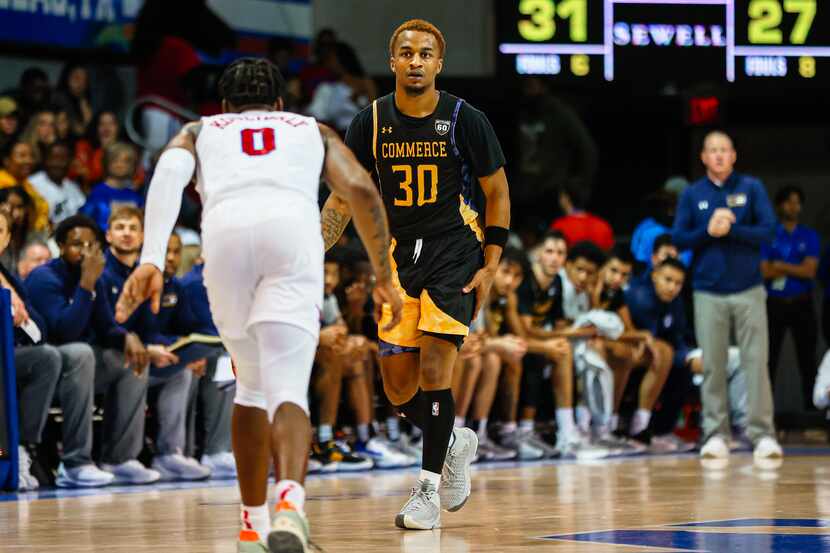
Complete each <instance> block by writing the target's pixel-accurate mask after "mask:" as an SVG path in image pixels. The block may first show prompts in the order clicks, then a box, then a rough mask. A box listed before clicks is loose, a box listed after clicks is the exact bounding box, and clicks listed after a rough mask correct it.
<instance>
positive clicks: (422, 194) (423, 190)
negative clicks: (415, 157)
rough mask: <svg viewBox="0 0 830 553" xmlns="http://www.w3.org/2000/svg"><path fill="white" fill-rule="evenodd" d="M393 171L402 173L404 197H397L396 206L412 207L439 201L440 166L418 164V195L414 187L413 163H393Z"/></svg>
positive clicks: (416, 170)
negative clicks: (416, 195)
mask: <svg viewBox="0 0 830 553" xmlns="http://www.w3.org/2000/svg"><path fill="white" fill-rule="evenodd" d="M392 172H393V173H401V184H400V186H401V190H402V191H403V197H400V196H398V197H396V198H395V206H397V207H412V206H413V205H416V202H417V205H418V206H422V205H426V204H434V203H435V202H437V201H438V166H437V165H433V164H428V165H417V166H416V167H415V176H416V177H417V181H418V197H417V198H415V191H414V190H413V189H412V180H413V179H412V177H413V171H412V166H411V165H393V166H392Z"/></svg>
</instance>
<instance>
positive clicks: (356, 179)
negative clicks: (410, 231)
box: [320, 125, 401, 329]
mask: <svg viewBox="0 0 830 553" xmlns="http://www.w3.org/2000/svg"><path fill="white" fill-rule="evenodd" d="M320 136H322V138H323V144H324V145H325V148H326V160H325V162H324V164H323V178H325V180H326V182H327V183H328V185H329V187H330V188H331V191H332V193H333V194H336V195H337V196H339V198H342V200H341V201H344V202H345V203H346V204H347V205H348V208H349V210H350V211H351V213H352V217H353V218H354V226H355V227H356V228H357V233H358V234H359V235H360V239H361V240H363V245H364V246H366V251H367V253H368V254H369V260H370V261H371V262H372V267H373V268H374V270H375V277H376V279H377V281H376V284H375V289H374V291H373V296H374V298H375V305H376V309H377V310H380V309H381V307H382V306H383V304H386V306H387V307H388V308H390V309H391V312H392V321H391V322H390V323H389V324H388V325H386V327H385V328H386V329H391V328H393V327H394V326H395V325H397V324H398V321H399V320H400V312H401V296H400V294H399V293H398V291H397V290H396V289H395V287H394V285H393V283H392V269H391V267H390V265H389V241H390V237H389V222H388V221H387V218H386V209H384V207H383V201H382V200H381V199H380V194H378V191H377V188H376V187H375V184H374V183H373V182H372V178H371V177H370V176H369V173H367V172H366V170H365V169H364V168H363V167H362V166H361V165H360V163H359V162H358V161H357V159H356V158H355V157H354V154H353V153H352V151H351V150H349V148H347V147H346V145H345V144H343V141H342V140H340V138H339V137H338V136H337V134H336V133H335V132H334V131H333V130H331V129H330V128H329V127H327V126H325V125H320ZM324 212H325V208H324ZM331 212H332V210H329V213H331ZM327 217H331V215H328V216H327ZM341 224H342V225H343V227H345V223H342V222H340V223H337V225H338V226H339V225H341ZM323 225H324V229H325V225H326V223H325V219H324V222H323ZM334 230H337V229H336V228H335V229H334ZM340 233H342V229H340V232H339V233H334V232H332V233H330V236H326V244H327V245H328V243H329V239H330V237H333V236H334V234H337V237H338V238H339V236H340ZM335 240H336V239H335ZM375 315H376V316H377V317H379V316H380V313H379V311H378V312H376V314H375Z"/></svg>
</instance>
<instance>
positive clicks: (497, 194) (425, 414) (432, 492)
mask: <svg viewBox="0 0 830 553" xmlns="http://www.w3.org/2000/svg"><path fill="white" fill-rule="evenodd" d="M389 52H390V56H391V59H390V67H391V69H392V72H393V73H394V74H395V92H394V93H392V94H388V95H387V96H384V97H383V98H380V99H378V100H376V101H375V102H373V103H372V105H371V106H369V107H367V108H366V109H365V110H363V111H362V112H361V113H360V114H358V115H357V116H356V117H355V119H354V121H352V124H351V126H350V127H349V130H348V133H347V135H346V144H347V145H348V146H349V147H350V148H351V149H352V151H354V153H355V156H356V157H357V159H358V160H359V161H361V162H362V163H363V165H364V167H366V168H367V169H368V170H369V171H371V172H372V173H373V174H374V175H375V177H376V179H377V182H378V185H379V187H380V191H381V195H382V196H383V201H384V204H385V206H386V210H387V213H388V214H389V221H390V227H391V229H392V235H393V241H392V246H391V248H390V257H391V263H392V267H393V271H394V274H395V276H394V280H395V283H396V285H397V286H398V290H399V292H400V294H401V297H402V298H403V301H404V310H403V314H402V321H401V324H399V325H398V326H397V327H395V328H394V329H393V330H392V331H391V332H384V331H382V330H381V331H380V332H379V338H380V351H381V356H382V361H381V371H382V375H383V385H384V389H385V391H386V395H387V396H388V398H389V400H390V401H391V402H392V404H393V405H395V406H396V407H397V408H398V410H399V411H401V412H402V413H403V414H404V415H405V416H406V417H407V418H408V419H409V420H410V421H411V422H412V423H413V424H415V425H416V426H418V427H419V428H421V430H422V431H423V435H424V449H423V464H422V471H421V474H420V478H419V481H418V485H417V486H416V488H415V489H414V491H413V494H412V496H411V497H410V499H409V501H408V502H407V503H406V505H404V507H403V509H402V510H401V511H400V513H399V514H398V516H397V517H396V519H395V523H396V525H397V526H399V527H401V528H411V529H431V528H436V527H438V526H439V525H440V520H441V519H440V511H441V509H442V508H443V509H445V510H448V511H457V510H458V509H460V508H461V507H462V506H463V505H464V503H465V502H466V501H467V498H468V496H469V494H470V467H469V465H470V463H471V462H472V460H473V458H474V456H475V451H476V448H477V444H478V440H477V438H476V436H475V433H474V432H472V431H471V430H470V429H467V428H463V429H456V430H455V431H453V417H454V412H455V408H454V401H453V397H452V392H451V391H450V386H451V383H452V368H453V365H454V364H455V359H456V357H457V355H458V349H459V347H460V346H461V344H462V343H463V340H464V337H465V336H467V334H468V332H469V325H470V321H471V320H472V318H473V316H474V314H475V313H476V312H477V311H478V308H479V306H480V305H481V304H482V302H483V301H484V300H485V298H486V297H487V294H488V292H489V290H490V287H491V285H492V282H493V276H494V274H495V272H496V269H497V267H498V264H499V258H500V256H501V252H502V249H503V248H504V245H505V243H506V242H507V233H508V227H509V224H510V200H509V195H508V186H507V178H506V176H505V173H504V169H503V166H504V164H505V159H504V154H503V153H502V150H501V146H500V145H499V142H498V139H497V138H496V135H495V132H494V131H493V128H492V126H491V125H490V123H489V121H488V120H487V118H486V117H485V116H484V114H483V113H481V112H480V111H478V110H477V109H475V108H473V107H472V106H470V105H469V104H468V103H466V102H465V101H463V100H461V99H460V98H456V97H455V96H452V95H451V94H448V93H446V92H443V91H438V90H437V89H436V87H435V77H436V76H437V75H438V74H439V73H440V72H441V69H442V67H443V64H444V59H443V58H444V53H445V42H444V37H443V35H442V34H441V32H440V31H439V30H438V29H436V28H435V26H433V25H432V24H430V23H428V22H426V21H423V20H411V21H407V22H405V23H404V24H402V25H401V26H400V27H398V28H397V29H396V30H395V32H394V33H393V34H392V37H391V40H390V43H389ZM474 186H480V188H481V190H482V192H483V193H484V196H485V197H486V200H487V209H486V212H485V213H481V214H480V213H479V212H478V211H477V210H476V206H475V205H473V203H472V191H473V187H474ZM482 215H483V219H484V228H483V229H482V228H481V226H480V225H479V219H480V218H481V216H482ZM349 217H350V215H349V209H348V207H347V206H346V205H345V204H344V203H343V202H342V201H340V199H339V198H337V197H336V196H332V197H331V198H329V201H328V202H327V203H326V205H325V207H324V208H323V212H322V224H323V235H324V240H325V243H326V247H330V246H331V245H333V244H334V243H335V241H336V240H337V239H338V238H339V237H340V235H341V233H342V231H343V229H344V228H345V226H346V224H347V223H348V221H349ZM387 317H388V315H387V314H386V313H384V316H383V318H382V319H381V322H380V324H381V326H383V325H384V324H385V320H386V318H387ZM439 488H440V495H439V492H438V490H439Z"/></svg>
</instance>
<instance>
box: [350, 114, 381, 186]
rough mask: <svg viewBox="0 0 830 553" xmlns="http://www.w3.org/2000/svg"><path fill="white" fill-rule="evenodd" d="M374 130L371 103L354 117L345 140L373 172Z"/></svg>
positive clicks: (361, 162) (368, 169)
mask: <svg viewBox="0 0 830 553" xmlns="http://www.w3.org/2000/svg"><path fill="white" fill-rule="evenodd" d="M373 132H374V128H373V124H372V106H371V105H369V106H368V107H366V108H364V109H363V111H361V112H360V113H358V114H357V115H355V117H354V119H352V122H351V123H350V124H349V128H348V130H347V131H346V140H345V142H346V146H348V147H349V149H350V150H351V151H352V152H353V153H354V155H355V157H356V158H357V161H359V162H360V164H361V165H363V167H364V168H365V169H366V170H367V171H369V173H372V174H374V172H375V159H374V153H373V152H372V133H373Z"/></svg>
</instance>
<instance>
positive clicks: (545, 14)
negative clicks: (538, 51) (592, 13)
mask: <svg viewBox="0 0 830 553" xmlns="http://www.w3.org/2000/svg"><path fill="white" fill-rule="evenodd" d="M519 13H521V14H522V15H527V16H530V19H522V20H520V21H519V34H520V35H521V37H522V38H523V39H525V40H528V41H531V42H545V41H547V40H551V39H552V38H553V37H554V36H555V35H556V16H559V18H560V19H562V20H567V21H568V23H569V27H570V33H569V34H570V38H571V41H573V42H586V41H587V40H588V0H561V1H560V2H559V6H558V7H557V5H556V2H555V1H554V0H521V1H520V2H519Z"/></svg>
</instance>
